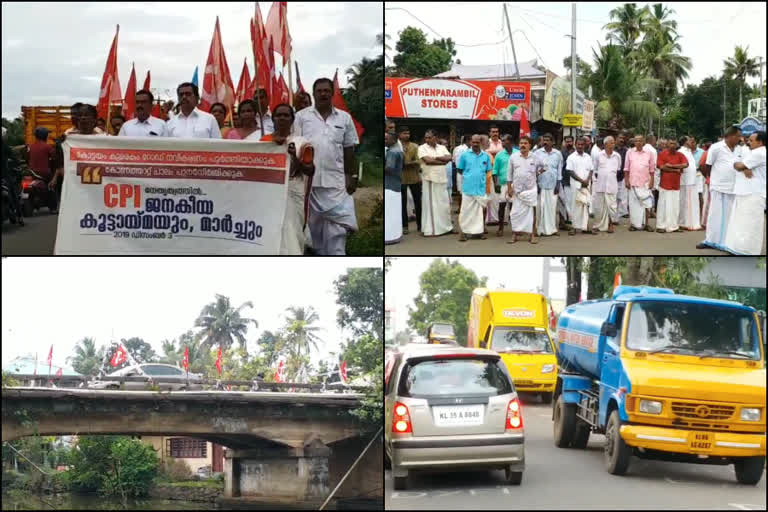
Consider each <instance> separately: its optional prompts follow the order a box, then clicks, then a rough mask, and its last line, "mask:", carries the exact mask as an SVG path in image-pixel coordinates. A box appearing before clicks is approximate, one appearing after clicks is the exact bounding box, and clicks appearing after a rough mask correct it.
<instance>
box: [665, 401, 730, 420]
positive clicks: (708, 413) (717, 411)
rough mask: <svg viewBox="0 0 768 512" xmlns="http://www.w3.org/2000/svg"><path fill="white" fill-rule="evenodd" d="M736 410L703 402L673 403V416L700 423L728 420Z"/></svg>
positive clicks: (728, 406) (727, 406)
mask: <svg viewBox="0 0 768 512" xmlns="http://www.w3.org/2000/svg"><path fill="white" fill-rule="evenodd" d="M735 411H736V408H735V407H733V406H730V405H721V404H713V403H701V402H672V414H674V415H675V416H677V417H678V418H688V419H693V420H699V421H718V420H727V419H729V418H731V417H732V416H733V413H734V412H735Z"/></svg>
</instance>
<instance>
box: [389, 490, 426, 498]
mask: <svg viewBox="0 0 768 512" xmlns="http://www.w3.org/2000/svg"><path fill="white" fill-rule="evenodd" d="M414 494H415V496H414ZM426 496H427V493H425V492H395V493H392V498H393V499H394V498H424V497H426Z"/></svg>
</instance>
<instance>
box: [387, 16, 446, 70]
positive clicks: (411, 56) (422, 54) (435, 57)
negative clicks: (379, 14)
mask: <svg viewBox="0 0 768 512" xmlns="http://www.w3.org/2000/svg"><path fill="white" fill-rule="evenodd" d="M395 50H397V51H398V52H399V53H398V54H397V55H396V56H395V58H394V62H395V69H396V73H397V74H398V75H401V76H407V77H417V78H420V77H429V76H434V75H437V74H438V73H442V72H444V71H448V70H449V69H451V62H452V59H453V56H454V55H456V52H455V50H454V44H453V41H451V39H450V38H449V39H441V40H439V41H435V42H432V43H428V42H427V35H426V34H425V33H424V32H423V31H422V30H420V29H418V28H415V27H406V28H405V29H403V30H402V31H401V32H400V39H399V40H398V41H397V44H395Z"/></svg>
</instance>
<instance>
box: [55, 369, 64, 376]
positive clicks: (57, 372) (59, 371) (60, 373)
mask: <svg viewBox="0 0 768 512" xmlns="http://www.w3.org/2000/svg"><path fill="white" fill-rule="evenodd" d="M63 373H64V372H62V371H61V368H59V369H58V370H56V376H57V377H61V376H62V374H63Z"/></svg>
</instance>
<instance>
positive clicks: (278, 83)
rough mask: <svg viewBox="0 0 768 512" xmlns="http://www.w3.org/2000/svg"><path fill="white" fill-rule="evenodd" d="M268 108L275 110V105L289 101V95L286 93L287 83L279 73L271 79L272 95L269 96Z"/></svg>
mask: <svg viewBox="0 0 768 512" xmlns="http://www.w3.org/2000/svg"><path fill="white" fill-rule="evenodd" d="M271 100H272V101H270V105H269V108H270V109H271V110H272V112H274V111H275V107H276V106H277V105H279V104H281V103H288V102H289V101H290V96H289V94H288V84H286V83H285V79H283V74H282V73H280V77H279V78H276V77H275V78H273V79H272V97H271Z"/></svg>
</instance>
